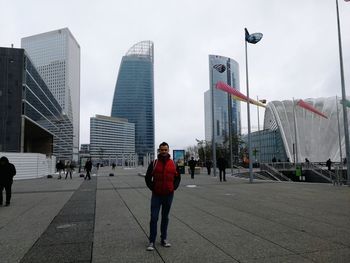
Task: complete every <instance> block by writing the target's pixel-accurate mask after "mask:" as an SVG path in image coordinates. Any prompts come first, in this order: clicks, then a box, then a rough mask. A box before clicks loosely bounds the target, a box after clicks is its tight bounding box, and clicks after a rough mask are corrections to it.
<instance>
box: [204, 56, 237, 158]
mask: <svg viewBox="0 0 350 263" xmlns="http://www.w3.org/2000/svg"><path fill="white" fill-rule="evenodd" d="M220 64H221V65H224V66H225V67H226V68H225V71H224V72H222V73H220V72H218V71H217V70H215V69H214V68H213V67H214V65H220ZM209 74H210V79H209V81H210V82H209V85H210V88H209V90H208V91H206V92H205V94H204V105H205V106H204V107H205V109H204V111H205V139H206V140H207V141H211V138H212V132H213V131H212V130H213V129H212V127H213V126H212V112H211V101H212V99H211V90H210V89H211V87H213V86H215V84H216V83H217V82H218V81H223V82H225V83H227V84H228V85H230V86H232V87H234V88H236V89H237V90H240V87H239V65H238V63H237V62H236V61H235V60H233V59H232V58H228V57H224V56H218V55H209ZM229 107H231V110H232V123H231V128H232V134H233V135H240V134H241V106H240V102H239V101H237V100H233V99H231V96H229V95H228V94H227V93H226V92H223V91H221V90H217V89H215V88H214V120H215V138H216V143H217V144H223V143H224V142H228V137H229V125H230V123H229V113H228V108H229ZM237 152H238V149H234V154H235V155H237Z"/></svg>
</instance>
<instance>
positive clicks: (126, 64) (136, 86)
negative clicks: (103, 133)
mask: <svg viewBox="0 0 350 263" xmlns="http://www.w3.org/2000/svg"><path fill="white" fill-rule="evenodd" d="M153 58H154V52H153V42H152V41H142V42H139V43H137V44H135V45H134V46H132V47H131V48H130V49H129V51H128V52H127V53H126V55H125V56H123V58H122V61H121V64H120V68H119V73H118V78H117V83H116V85H115V91H114V97H113V102H112V111H111V116H112V117H119V118H126V119H128V121H129V122H131V123H135V152H136V153H137V154H138V156H139V160H142V158H143V157H144V156H145V155H146V154H148V153H150V154H154V74H153V61H154V59H153Z"/></svg>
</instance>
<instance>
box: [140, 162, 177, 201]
mask: <svg viewBox="0 0 350 263" xmlns="http://www.w3.org/2000/svg"><path fill="white" fill-rule="evenodd" d="M145 180H146V184H147V186H148V187H149V188H150V189H151V190H152V191H153V192H154V193H155V194H157V195H167V194H171V193H173V192H174V190H176V189H177V187H178V186H179V183H180V174H179V173H178V171H177V168H176V165H175V163H174V161H173V160H171V159H169V158H167V159H165V160H159V159H158V160H155V161H154V162H152V163H151V164H150V165H149V167H148V169H147V174H146V178H145Z"/></svg>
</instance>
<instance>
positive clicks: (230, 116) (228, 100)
mask: <svg viewBox="0 0 350 263" xmlns="http://www.w3.org/2000/svg"><path fill="white" fill-rule="evenodd" d="M226 66H227V84H228V85H229V86H231V84H232V83H231V82H232V81H231V64H230V59H228V61H227V64H226ZM227 106H228V109H227V110H228V134H229V135H228V136H229V144H230V145H229V147H230V163H231V175H233V160H232V157H233V155H232V96H231V94H230V93H227Z"/></svg>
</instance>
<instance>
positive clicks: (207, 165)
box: [205, 160, 213, 175]
mask: <svg viewBox="0 0 350 263" xmlns="http://www.w3.org/2000/svg"><path fill="white" fill-rule="evenodd" d="M212 166H213V162H212V161H211V160H207V161H206V162H205V167H207V172H208V175H210V173H211V167H212Z"/></svg>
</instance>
